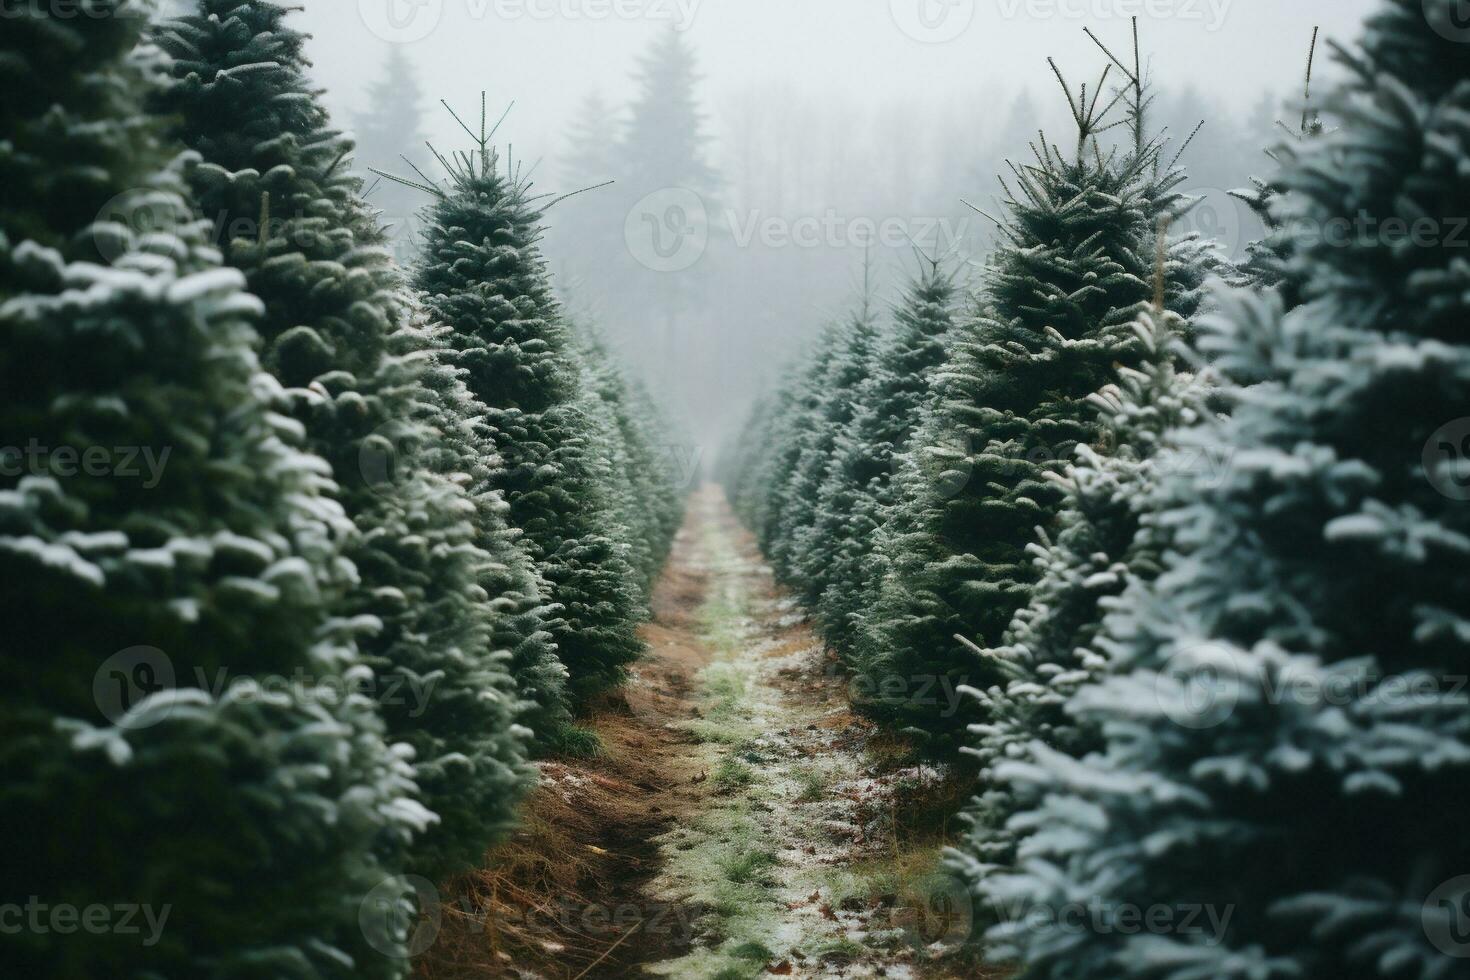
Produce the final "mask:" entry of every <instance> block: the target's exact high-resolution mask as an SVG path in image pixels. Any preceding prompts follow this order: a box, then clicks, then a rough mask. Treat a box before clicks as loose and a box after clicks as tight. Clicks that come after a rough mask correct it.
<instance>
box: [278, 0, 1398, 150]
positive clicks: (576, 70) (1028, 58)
mask: <svg viewBox="0 0 1470 980" xmlns="http://www.w3.org/2000/svg"><path fill="white" fill-rule="evenodd" d="M1371 7H1372V0H314V2H312V3H310V4H308V5H307V10H306V12H305V13H304V14H303V15H301V17H300V20H299V23H300V24H301V25H302V26H303V27H304V28H305V29H307V30H308V31H310V32H311V33H312V34H313V35H314V39H313V41H312V44H311V47H310V54H311V56H312V58H313V60H314V61H315V63H316V69H315V74H316V78H317V80H318V81H319V82H320V83H322V84H323V85H324V86H325V87H326V88H327V90H328V94H329V101H330V103H331V105H332V106H333V108H334V110H336V111H337V113H338V114H339V116H340V115H343V111H344V110H346V109H351V110H360V109H363V108H365V106H364V104H363V99H362V93H363V91H364V89H365V86H366V83H367V82H368V81H369V80H370V79H371V78H372V77H373V75H374V73H376V72H377V71H378V70H379V68H380V66H381V62H382V60H383V58H384V57H385V54H386V51H387V45H388V43H390V42H388V41H385V40H383V39H382V37H381V36H380V35H389V36H392V37H395V38H399V39H401V40H398V41H397V42H394V43H401V44H405V45H406V46H407V47H406V50H408V51H409V52H410V53H411V56H412V58H413V60H414V62H415V63H416V64H417V65H418V66H419V68H420V71H421V75H422V78H423V81H424V85H425V90H426V92H427V93H428V94H429V95H430V96H432V97H433V98H439V97H445V98H448V99H449V100H450V101H451V102H455V101H456V100H458V101H459V102H460V103H470V102H473V101H474V99H475V98H476V97H477V94H478V92H479V90H480V89H481V88H484V89H486V90H488V91H489V93H490V100H491V103H492V104H502V105H503V104H505V103H507V102H509V101H510V100H512V99H514V100H515V101H516V110H515V111H514V112H513V113H512V115H511V117H510V119H509V120H507V123H506V125H505V128H504V129H503V130H502V135H504V136H505V137H506V138H507V139H508V140H510V141H513V142H516V143H517V144H521V145H522V146H524V148H525V152H526V154H527V155H528V157H532V156H537V155H542V154H551V153H554V152H555V149H556V145H557V143H558V142H559V138H560V134H561V132H562V129H563V127H564V125H565V124H566V122H567V120H568V118H569V117H570V115H571V113H572V111H573V109H574V108H575V106H576V104H577V103H578V101H580V100H581V98H582V97H583V96H585V95H586V94H587V93H589V92H592V91H597V92H600V93H602V94H603V95H604V96H606V97H607V98H608V99H609V100H610V101H612V102H615V103H616V102H621V101H624V100H625V99H626V98H627V97H628V96H630V95H631V94H632V92H633V83H632V81H631V79H630V72H631V66H632V65H633V63H634V59H635V58H636V57H637V55H638V54H639V52H641V51H642V50H644V49H645V48H646V47H647V45H648V43H649V42H650V40H651V39H652V38H653V37H654V36H655V34H656V33H657V32H658V31H660V30H664V29H667V28H668V27H669V26H670V25H672V26H675V27H682V28H683V29H685V30H686V31H687V35H688V37H689V38H690V40H691V41H692V43H693V45H694V46H695V48H696V49H697V51H698V53H699V58H700V62H701V64H702V66H703V70H704V74H705V85H704V92H703V93H702V94H703V97H704V101H705V104H706V107H707V109H712V108H713V107H716V106H718V105H719V104H720V102H721V100H722V99H724V98H726V97H728V96H730V95H732V94H734V93H739V92H741V91H743V90H747V89H750V88H752V87H756V88H759V89H760V90H761V91H764V92H771V93H773V94H774V93H779V92H781V91H782V90H787V91H791V92H794V93H799V94H801V95H802V96H805V97H807V98H810V99H820V98H825V97H831V98H833V99H834V100H842V101H850V102H853V103H858V104H865V105H872V106H877V105H880V104H884V103H893V102H900V103H904V102H907V103H915V104H917V103H925V102H933V101H936V100H945V99H949V98H953V97H956V96H960V97H970V98H972V99H973V100H974V101H973V105H972V107H971V109H972V111H973V112H974V113H975V114H976V116H977V117H983V116H984V114H985V113H986V112H987V111H989V110H999V109H1001V108H1003V106H1002V105H995V104H992V103H990V102H987V101H986V98H987V93H993V92H997V91H1005V92H1014V91H1015V90H1016V89H1017V88H1018V87H1022V86H1029V87H1031V88H1032V89H1033V90H1034V89H1038V88H1041V87H1043V86H1048V85H1050V84H1052V80H1051V77H1050V75H1049V74H1048V69H1047V68H1046V64H1045V58H1046V56H1047V55H1052V56H1054V57H1056V58H1057V60H1058V61H1059V62H1060V63H1062V64H1064V65H1069V66H1071V65H1075V66H1076V71H1077V72H1078V73H1079V75H1080V74H1081V73H1083V72H1084V70H1086V71H1091V70H1094V69H1100V68H1101V66H1102V64H1103V62H1102V59H1101V56H1100V54H1099V53H1098V51H1097V50H1096V49H1095V48H1093V47H1092V45H1091V43H1090V42H1088V41H1087V40H1086V38H1085V37H1083V35H1082V27H1083V26H1084V25H1088V26H1091V27H1092V28H1093V29H1094V30H1095V31H1096V32H1098V33H1099V34H1100V35H1101V36H1102V37H1103V38H1104V40H1105V41H1109V43H1113V42H1116V44H1117V45H1119V46H1120V47H1122V46H1126V44H1127V38H1128V21H1127V16H1126V15H1129V14H1133V13H1138V14H1139V16H1140V22H1141V25H1142V32H1143V37H1144V46H1145V48H1146V50H1147V51H1149V52H1151V54H1152V57H1153V63H1154V67H1155V70H1156V72H1157V76H1158V78H1159V80H1161V81H1162V82H1164V83H1167V84H1170V85H1180V84H1187V83H1194V84H1196V85H1198V86H1199V87H1200V88H1202V89H1204V90H1206V91H1208V92H1210V93H1211V94H1212V95H1214V96H1217V97H1219V98H1221V99H1223V100H1225V101H1226V103H1227V104H1228V105H1230V106H1231V108H1232V109H1234V110H1236V111H1240V112H1244V111H1245V110H1246V109H1247V108H1248V107H1249V105H1250V104H1251V103H1252V102H1253V101H1254V100H1255V99H1257V98H1258V97H1259V96H1260V94H1261V93H1262V92H1263V91H1268V90H1275V91H1278V92H1280V93H1281V94H1282V95H1283V96H1285V95H1286V94H1288V93H1291V92H1294V91H1295V90H1296V89H1297V88H1299V85H1300V81H1299V79H1300V75H1301V70H1302V61H1303V57H1304V52H1305V48H1306V44H1307V40H1308V38H1309V37H1310V34H1311V29H1312V26H1313V25H1314V24H1320V25H1321V26H1322V28H1323V31H1324V34H1325V35H1326V36H1327V37H1333V36H1337V37H1342V38H1343V39H1352V37H1353V36H1354V35H1355V33H1356V31H1357V29H1358V25H1359V24H1360V23H1361V20H1362V18H1363V16H1364V14H1365V13H1366V12H1367V11H1368V10H1370V9H1371ZM629 15H631V16H629ZM686 21H687V23H686ZM395 25H396V26H395ZM926 25H927V26H926ZM906 28H907V31H906V30H905V29H906ZM951 35H953V37H952V38H951ZM922 37H927V38H929V39H930V40H928V41H925V40H921V39H919V38H922ZM1121 53H1122V52H1120V54H1121ZM344 121H345V118H344ZM431 123H432V125H431V126H430V127H429V131H430V132H431V133H432V134H433V135H434V136H435V137H436V138H442V139H446V140H447V139H451V138H452V137H453V132H454V131H453V129H452V125H453V124H452V123H451V122H449V121H448V119H447V117H445V116H443V115H442V114H433V116H432V119H431ZM710 131H711V133H712V134H713V135H714V136H715V137H716V139H717V140H718V138H719V137H720V136H721V135H722V121H721V119H720V118H719V117H718V114H717V113H713V114H712V115H711V119H710Z"/></svg>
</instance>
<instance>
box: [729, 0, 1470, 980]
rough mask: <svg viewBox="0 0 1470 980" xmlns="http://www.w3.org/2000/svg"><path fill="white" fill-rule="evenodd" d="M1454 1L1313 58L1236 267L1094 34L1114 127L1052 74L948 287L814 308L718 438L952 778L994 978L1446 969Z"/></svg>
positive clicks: (1468, 727) (1465, 204)
mask: <svg viewBox="0 0 1470 980" xmlns="http://www.w3.org/2000/svg"><path fill="white" fill-rule="evenodd" d="M1454 6H1455V5H1454V2H1453V0H1428V2H1425V0H1378V3H1377V6H1376V9H1375V11H1374V13H1373V15H1372V16H1371V18H1370V19H1369V21H1368V23H1367V25H1366V30H1365V34H1364V36H1363V38H1362V40H1361V42H1360V43H1359V44H1357V45H1355V46H1352V47H1339V48H1337V49H1336V50H1335V56H1336V60H1337V62H1338V65H1339V68H1340V81H1338V83H1337V85H1336V88H1335V89H1334V90H1333V91H1332V92H1331V94H1330V95H1328V96H1326V97H1325V98H1318V99H1314V100H1313V105H1315V107H1316V109H1315V110H1314V111H1313V112H1309V113H1308V114H1306V115H1305V116H1304V118H1303V124H1302V126H1301V128H1300V131H1299V132H1294V133H1293V136H1294V137H1296V138H1295V139H1293V140H1291V141H1289V143H1288V145H1286V146H1284V147H1282V148H1280V149H1279V150H1276V151H1273V156H1274V157H1275V159H1276V160H1277V161H1278V163H1279V164H1280V167H1279V171H1278V172H1277V173H1276V174H1274V175H1273V176H1272V177H1270V178H1269V179H1267V180H1264V181H1260V182H1258V186H1257V190H1256V191H1255V192H1252V193H1251V194H1250V195H1249V197H1250V199H1251V203H1252V204H1254V205H1255V206H1257V207H1258V208H1259V209H1260V210H1261V212H1262V213H1263V214H1264V215H1265V216H1266V217H1267V219H1268V226H1269V228H1270V232H1269V235H1268V237H1267V239H1266V240H1264V241H1263V242H1261V243H1259V244H1257V245H1256V246H1254V247H1252V249H1251V250H1250V258H1249V261H1248V262H1246V263H1244V264H1243V265H1241V266H1240V267H1239V268H1232V267H1229V266H1227V265H1226V264H1224V263H1223V261H1222V260H1221V259H1219V258H1218V257H1214V256H1212V255H1211V253H1210V251H1209V250H1208V249H1206V248H1204V247H1203V246H1201V245H1200V244H1199V243H1198V242H1194V241H1190V240H1188V239H1183V240H1180V239H1175V238H1170V237H1169V236H1168V234H1167V232H1166V231H1165V230H1164V229H1166V228H1167V227H1168V225H1169V223H1170V221H1171V220H1172V219H1173V218H1175V217H1177V216H1178V215H1179V214H1180V213H1181V211H1182V210H1183V209H1184V208H1186V207H1187V206H1188V202H1187V201H1186V200H1184V199H1182V198H1181V197H1180V196H1179V194H1178V193H1177V192H1176V188H1177V187H1179V185H1180V183H1181V180H1182V175H1181V173H1180V172H1179V171H1178V170H1177V169H1176V168H1175V167H1174V166H1173V163H1172V160H1166V159H1165V158H1164V157H1163V155H1162V154H1163V147H1162V144H1161V143H1160V142H1159V141H1158V140H1157V138H1156V137H1154V136H1151V135H1150V133H1149V129H1148V125H1147V112H1146V110H1147V108H1148V101H1149V97H1148V94H1147V86H1146V85H1145V83H1144V79H1143V78H1142V77H1141V73H1139V72H1138V65H1137V63H1136V62H1135V63H1134V66H1133V67H1132V68H1131V69H1130V68H1129V67H1128V66H1127V64H1126V63H1125V62H1124V61H1121V60H1118V59H1116V58H1113V57H1112V55H1111V53H1110V52H1109V58H1110V61H1111V62H1112V67H1114V68H1117V69H1121V70H1122V72H1123V74H1124V76H1125V82H1124V84H1123V86H1122V90H1121V93H1120V95H1119V96H1118V104H1119V106H1120V107H1121V108H1122V110H1123V111H1124V112H1125V113H1126V120H1125V122H1126V123H1127V128H1125V129H1124V130H1123V132H1124V133H1127V134H1128V135H1127V136H1125V137H1123V138H1116V137H1114V138H1110V140H1109V143H1111V144H1116V145H1111V146H1109V145H1106V144H1104V143H1103V141H1102V140H1098V139H1096V136H1097V134H1098V132H1099V131H1101V130H1103V129H1105V128H1106V127H1107V126H1108V125H1109V124H1108V123H1107V122H1106V121H1105V120H1103V119H1099V118H1097V116H1098V115H1099V114H1100V112H1098V111H1095V107H1096V106H1097V105H1098V101H1099V100H1098V96H1097V93H1098V91H1099V90H1098V89H1096V88H1094V89H1093V90H1092V91H1093V95H1092V96H1091V97H1088V96H1086V95H1085V94H1083V95H1082V96H1081V97H1080V98H1079V97H1078V96H1077V95H1075V94H1069V96H1068V98H1069V101H1070V104H1071V108H1072V115H1073V117H1074V119H1075V120H1076V124H1077V128H1078V140H1077V142H1076V145H1075V147H1071V146H1068V147H1058V146H1054V145H1052V144H1050V143H1048V142H1046V140H1045V137H1041V138H1039V140H1038V141H1037V142H1035V143H1034V144H1033V145H1032V150H1031V156H1030V158H1028V159H1027V160H1026V161H1025V162H1024V163H1017V164H1016V165H1015V166H1013V167H1012V168H1011V173H1010V175H1009V177H1008V179H1007V181H1006V184H1007V192H1008V193H1007V196H1006V198H1005V201H1004V204H1005V209H1006V210H1005V213H1004V220H1003V221H1002V223H1001V243H1000V245H999V247H998V249H997V251H996V253H995V255H994V258H993V261H992V262H991V263H990V265H989V266H988V267H987V268H986V269H985V270H984V282H983V285H982V288H980V290H979V291H978V293H977V294H976V295H975V296H974V297H973V300H972V301H971V302H968V303H966V302H965V301H963V300H962V299H961V298H960V297H958V296H957V295H956V287H955V284H954V282H953V281H952V278H951V277H950V276H947V275H945V274H944V272H943V271H942V270H941V268H940V264H939V263H929V264H926V265H925V267H924V268H923V270H922V273H921V275H920V276H919V277H918V278H917V279H916V280H915V281H914V282H913V283H912V284H911V285H910V287H909V288H908V290H907V292H906V293H905V294H904V296H903V297H902V299H901V300H900V302H899V303H898V304H897V306H896V308H895V311H894V315H893V317H892V322H891V323H888V324H885V325H878V324H876V323H875V319H874V317H873V316H872V315H871V313H870V312H869V311H868V310H866V309H864V310H862V311H861V312H859V313H858V314H856V315H854V316H852V317H850V318H849V319H847V320H846V321H844V322H841V323H838V324H835V325H833V326H832V327H830V328H828V329H827V330H826V331H825V332H824V333H823V334H822V335H821V338H820V339H819V340H818V341H817V343H816V344H815V345H813V348H812V352H811V354H810V355H809V356H808V357H807V359H806V360H805V362H804V363H802V364H800V365H799V366H797V367H796V368H794V369H792V370H791V371H790V373H789V374H788V376H787V377H786V380H785V382H784V383H783V384H782V385H780V386H779V387H778V388H777V389H776V390H775V392H774V393H773V394H771V395H769V396H768V397H767V398H765V399H764V400H763V401H762V402H761V403H760V405H759V406H758V408H757V410H756V412H755V413H754V415H753V417H752V419H751V421H750V423H749V424H748V426H747V428H746V429H745V431H744V433H743V435H742V437H741V441H740V444H739V445H738V446H737V447H735V449H734V451H733V454H732V455H733V462H730V463H728V464H727V468H726V472H725V475H724V480H725V482H726V483H727V485H728V487H729V489H730V493H731V496H732V498H733V500H734V501H735V503H736V506H737V508H738V510H739V511H740V512H741V514H742V515H743V518H744V519H745V520H746V521H747V522H748V523H749V525H750V527H751V528H752V529H753V531H754V532H755V533H756V534H757V536H758V537H759V539H760V543H761V544H762V545H763V547H764V548H765V550H766V554H767V555H768V556H769V557H770V560H771V563H772V565H773V567H774V568H775V570H776V572H777V574H778V575H779V576H780V577H781V578H782V579H784V580H785V581H786V582H787V583H788V584H789V585H790V586H791V587H792V588H793V589H794V590H795V591H796V592H797V593H798V594H799V596H800V597H801V598H802V599H803V600H804V602H805V603H806V606H807V608H808V609H809V610H810V611H811V613H812V615H813V618H814V621H815V623H816V625H817V627H818V628H819V630H820V631H821V634H822V635H823V637H824V638H825V639H826V641H827V642H828V644H829V645H830V646H831V647H832V648H834V649H835V650H836V651H837V653H838V654H839V655H840V657H841V658H842V659H843V661H845V663H846V665H847V667H848V669H849V670H850V671H851V672H852V675H853V685H852V688H851V689H852V690H853V692H854V699H855V701H856V702H857V703H858V704H859V705H860V706H861V707H862V708H863V709H864V710H866V711H867V712H869V713H870V714H871V715H872V716H873V717H874V718H875V719H877V720H878V721H880V722H881V723H884V724H886V725H889V726H892V727H893V728H894V729H896V730H901V731H904V732H906V733H908V735H909V736H911V737H912V739H913V740H914V742H915V744H916V746H918V747H919V748H920V749H921V750H923V751H925V752H926V753H927V754H929V755H930V756H931V757H934V758H937V759H941V760H947V761H949V762H950V763H952V764H955V765H958V766H968V767H970V770H971V771H972V772H974V773H975V774H976V775H977V777H978V790H977V793H976V796H975V798H974V799H973V800H972V801H971V803H970V804H969V806H968V808H967V810H966V814H965V816H966V824H965V826H966V827H967V831H966V832H965V833H964V834H963V835H961V839H960V841H959V843H958V844H957V845H956V846H955V847H953V848H952V849H951V851H950V853H949V857H948V866H949V868H950V870H951V872H952V873H953V874H954V875H955V876H956V877H957V878H959V879H960V880H961V881H962V882H963V884H964V887H965V888H966V889H967V890H968V891H969V893H970V894H971V895H972V896H973V898H974V903H973V909H972V911H973V912H974V914H975V920H976V922H977V924H978V928H977V930H976V932H975V935H976V937H977V938H979V939H982V940H983V946H984V948H985V949H986V951H987V952H988V953H989V954H990V955H993V956H995V957H998V958H1000V959H1003V960H1008V961H1011V962H1012V963H1014V964H1016V965H1017V967H1018V968H1019V970H1020V973H1021V975H1022V976H1024V977H1028V978H1031V977H1036V978H1041V977H1045V978H1056V980H1061V978H1077V977H1089V978H1091V977H1096V978H1116V977H1138V978H1149V980H1225V978H1240V980H1247V978H1249V980H1271V978H1287V977H1290V978H1308V977H1311V978H1324V980H1325V978H1342V977H1384V978H1388V977H1393V978H1423V980H1429V978H1445V977H1451V976H1463V975H1464V967H1463V964H1464V963H1465V962H1467V961H1466V960H1465V959H1464V957H1465V956H1466V955H1470V944H1467V942H1466V937H1467V935H1470V844H1467V843H1466V835H1465V834H1464V833H1462V832H1461V831H1460V828H1459V826H1458V824H1459V821H1460V818H1461V816H1462V814H1463V812H1464V806H1465V804H1466V802H1467V795H1466V794H1467V790H1466V786H1467V785H1470V695H1467V691H1466V685H1465V683H1464V680H1465V676H1466V673H1467V665H1470V658H1467V654H1466V651H1467V649H1470V582H1467V581H1466V574H1467V572H1466V569H1467V568H1470V562H1467V557H1470V554H1467V553H1470V505H1467V504H1466V503H1465V502H1464V501H1465V500H1466V498H1470V492H1466V490H1465V488H1466V486H1467V484H1470V470H1467V465H1470V464H1467V459H1470V451H1467V448H1470V446H1467V441H1466V440H1467V435H1470V420H1467V419H1466V418H1465V417H1464V416H1465V414H1466V406H1467V405H1470V339H1467V336H1466V333H1465V328H1466V325H1467V323H1470V260H1467V255H1466V252H1465V251H1464V249H1465V247H1466V243H1465V240H1464V239H1463V237H1458V232H1457V229H1462V228H1463V223H1464V218H1463V216H1464V215H1466V214H1470V181H1467V180H1466V179H1465V176H1466V174H1467V172H1470V57H1467V55H1466V48H1465V46H1464V45H1463V44H1462V43H1458V41H1459V40H1463V38H1462V37H1460V36H1459V35H1457V33H1456V31H1455V30H1454V25H1455V24H1456V23H1458V22H1457V21H1455V19H1454V17H1455V11H1454V9H1453V8H1454ZM1461 33H1463V32H1461ZM1105 50H1106V49H1105ZM1059 77H1060V76H1059ZM1107 101H1108V96H1107V95H1104V96H1103V97H1102V98H1101V102H1102V103H1107ZM1317 110H1320V112H1321V115H1320V116H1318V115H1317ZM1349 222H1352V223H1353V224H1352V227H1353V228H1354V229H1355V230H1354V231H1353V232H1352V233H1351V234H1334V233H1333V231H1332V229H1333V227H1334V224H1336V225H1337V227H1338V228H1339V230H1340V229H1341V228H1342V227H1344V226H1345V225H1346V224H1347V223H1349ZM1395 222H1397V225H1398V226H1399V227H1397V228H1396V226H1395ZM1411 226H1412V227H1418V228H1420V230H1421V231H1422V232H1423V234H1421V235H1419V236H1410V235H1409V233H1408V230H1407V229H1409V228H1410V227H1411ZM1206 279H1209V280H1210V281H1209V282H1208V283H1206V282H1205V280H1206ZM951 691H954V692H958V693H959V694H960V695H961V696H960V697H959V698H954V699H952V698H950V697H948V694H949V693H950V692H951Z"/></svg>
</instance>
